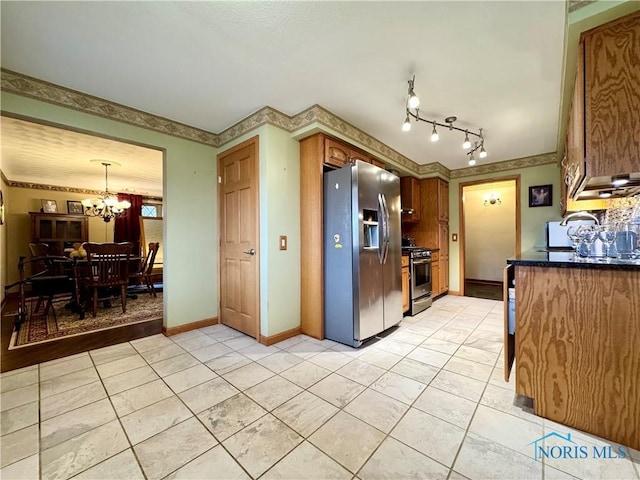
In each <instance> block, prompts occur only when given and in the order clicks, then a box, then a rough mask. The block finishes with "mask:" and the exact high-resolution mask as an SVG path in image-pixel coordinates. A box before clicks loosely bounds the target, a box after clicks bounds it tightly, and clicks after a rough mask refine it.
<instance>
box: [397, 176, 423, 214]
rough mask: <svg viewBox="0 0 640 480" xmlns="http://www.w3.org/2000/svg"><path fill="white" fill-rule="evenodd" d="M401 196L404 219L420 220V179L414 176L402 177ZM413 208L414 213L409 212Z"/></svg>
mask: <svg viewBox="0 0 640 480" xmlns="http://www.w3.org/2000/svg"><path fill="white" fill-rule="evenodd" d="M400 198H401V199H402V221H403V222H418V221H420V181H419V180H418V179H417V178H413V177H402V178H401V179H400ZM411 210H413V212H412V213H409V212H410V211H411Z"/></svg>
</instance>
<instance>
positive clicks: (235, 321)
mask: <svg viewBox="0 0 640 480" xmlns="http://www.w3.org/2000/svg"><path fill="white" fill-rule="evenodd" d="M258 145H259V138H258V137H257V136H256V137H253V138H251V139H249V140H247V141H245V142H243V143H241V144H239V145H236V146H235V147H233V148H231V149H230V150H227V151H226V152H223V153H221V154H219V155H218V175H219V177H218V183H219V187H220V188H219V197H218V198H219V210H218V215H219V217H218V218H219V219H220V281H219V282H218V285H220V322H221V323H223V324H224V325H228V326H229V327H231V328H235V329H236V330H239V331H241V332H243V333H245V334H247V335H250V336H252V337H254V338H255V339H256V340H258V339H259V334H260V310H259V302H260V294H259V292H260V276H259V259H260V248H259V247H260V246H259V241H258V238H259V221H260V216H259V210H258V207H259V205H258Z"/></svg>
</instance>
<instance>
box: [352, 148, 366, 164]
mask: <svg viewBox="0 0 640 480" xmlns="http://www.w3.org/2000/svg"><path fill="white" fill-rule="evenodd" d="M356 160H360V161H363V162H366V163H371V158H370V157H368V156H366V155H364V154H363V153H361V152H357V151H356V150H349V162H351V163H355V161H356Z"/></svg>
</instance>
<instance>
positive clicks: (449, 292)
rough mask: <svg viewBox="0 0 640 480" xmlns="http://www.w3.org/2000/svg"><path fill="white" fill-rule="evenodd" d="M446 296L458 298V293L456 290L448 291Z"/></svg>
mask: <svg viewBox="0 0 640 480" xmlns="http://www.w3.org/2000/svg"><path fill="white" fill-rule="evenodd" d="M446 295H455V296H456V297H459V296H460V291H458V290H449V291H448V292H447V293H446Z"/></svg>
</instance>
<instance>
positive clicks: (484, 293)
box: [464, 279, 502, 300]
mask: <svg viewBox="0 0 640 480" xmlns="http://www.w3.org/2000/svg"><path fill="white" fill-rule="evenodd" d="M464 296H465V297H475V298H486V299H488V300H502V282H491V281H481V280H469V279H467V280H465V282H464Z"/></svg>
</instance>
